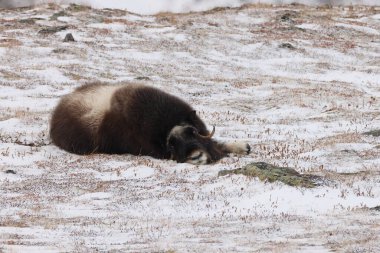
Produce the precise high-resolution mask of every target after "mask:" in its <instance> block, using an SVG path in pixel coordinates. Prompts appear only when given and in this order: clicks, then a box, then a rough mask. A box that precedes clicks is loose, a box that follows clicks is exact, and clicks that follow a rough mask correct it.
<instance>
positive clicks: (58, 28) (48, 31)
mask: <svg viewBox="0 0 380 253" xmlns="http://www.w3.org/2000/svg"><path fill="white" fill-rule="evenodd" d="M67 28H69V26H68V25H64V26H52V27H46V28H43V29H42V30H40V31H39V32H38V33H39V34H44V35H47V34H52V33H56V32H60V31H63V30H66V29H67Z"/></svg>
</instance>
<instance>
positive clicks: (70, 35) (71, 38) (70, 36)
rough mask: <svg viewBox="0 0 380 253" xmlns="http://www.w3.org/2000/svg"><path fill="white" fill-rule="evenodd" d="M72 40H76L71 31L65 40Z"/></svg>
mask: <svg viewBox="0 0 380 253" xmlns="http://www.w3.org/2000/svg"><path fill="white" fill-rule="evenodd" d="M70 41H75V39H74V36H73V35H72V34H71V33H68V34H66V36H65V39H64V40H63V42H70Z"/></svg>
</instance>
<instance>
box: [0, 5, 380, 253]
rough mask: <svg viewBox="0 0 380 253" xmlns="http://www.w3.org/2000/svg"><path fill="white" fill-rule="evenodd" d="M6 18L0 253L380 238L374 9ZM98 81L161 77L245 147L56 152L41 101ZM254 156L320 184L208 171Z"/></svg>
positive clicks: (379, 82)
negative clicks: (191, 152)
mask: <svg viewBox="0 0 380 253" xmlns="http://www.w3.org/2000/svg"><path fill="white" fill-rule="evenodd" d="M0 24H1V25H0V62H1V64H0V252H73V251H74V252H96V251H101V252H379V251H380V245H379V243H378V242H379V241H380V215H379V212H378V211H375V210H374V209H371V208H372V207H375V206H379V205H380V139H379V138H380V137H374V136H370V135H364V134H363V133H364V132H367V131H370V130H376V129H379V128H380V46H379V45H380V44H379V43H380V32H379V31H380V9H379V7H354V8H352V7H346V8H342V7H337V8H325V7H324V8H314V7H303V6H282V7H269V6H265V5H247V6H245V7H243V8H235V9H230V8H226V9H223V8H221V9H218V10H213V11H207V12H202V13H191V14H169V13H168V14H159V15H155V16H141V15H137V14H133V13H129V12H126V11H122V10H109V9H108V10H106V9H105V10H100V9H96V10H95V9H89V8H85V7H80V6H70V7H68V6H56V5H49V6H40V7H37V8H34V9H21V10H1V11H0ZM58 26H62V27H61V29H64V30H62V31H59V32H56V33H51V34H49V33H41V32H39V31H41V30H42V29H44V28H46V27H58ZM69 32H70V33H72V34H73V36H74V38H75V39H76V42H63V39H64V37H65V35H66V34H67V33H69ZM92 80H101V81H107V82H112V83H117V82H125V81H136V82H145V83H148V84H150V85H153V86H155V87H159V88H162V89H163V90H165V91H167V92H170V93H173V94H175V95H177V96H179V97H181V98H183V99H185V100H186V101H188V102H189V103H191V104H192V105H193V106H194V107H195V108H196V109H197V110H198V112H199V114H200V116H201V117H202V118H203V119H204V120H205V122H207V124H208V125H209V126H212V125H216V134H215V136H216V138H218V139H220V140H235V139H239V140H244V141H248V142H249V143H250V144H251V145H252V148H253V152H252V154H251V155H248V156H241V157H236V156H232V157H228V158H225V159H223V160H221V161H220V162H218V163H216V164H213V165H207V166H192V165H189V164H176V163H175V162H173V161H162V160H155V159H153V158H150V157H136V156H130V155H122V156H117V155H113V156H110V155H91V156H77V155H72V154H68V153H66V152H64V151H62V150H59V149H58V148H57V147H55V146H53V145H51V144H50V140H49V137H48V128H49V117H50V114H51V112H52V110H53V108H54V106H55V105H56V103H57V101H58V99H59V98H60V96H62V95H63V94H66V93H68V92H70V91H72V90H73V89H74V88H75V87H77V86H79V85H81V84H83V83H85V82H87V81H92ZM257 161H264V162H268V163H271V164H276V165H281V166H290V167H293V168H295V169H296V170H297V171H299V172H301V173H310V174H315V175H319V176H322V177H324V178H325V179H326V183H325V184H324V185H323V186H319V187H317V188H314V189H304V188H293V187H290V186H287V185H284V184H282V183H279V182H275V183H268V182H261V181H259V180H258V179H257V178H247V177H244V176H240V175H233V176H223V177H218V171H220V170H225V169H235V168H240V167H242V166H244V165H246V164H248V163H250V162H257Z"/></svg>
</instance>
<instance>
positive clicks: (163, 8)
mask: <svg viewBox="0 0 380 253" xmlns="http://www.w3.org/2000/svg"><path fill="white" fill-rule="evenodd" d="M46 3H56V4H70V3H74V4H83V5H88V6H91V7H92V8H117V9H126V10H128V11H130V12H134V13H139V14H157V13H159V12H179V13H183V12H190V11H205V10H210V9H212V8H216V7H239V6H242V5H244V4H250V3H251V4H252V3H255V4H276V5H284V4H292V3H299V4H305V5H311V6H317V5H319V6H320V5H332V6H350V5H368V6H379V0H138V1H136V0H107V1H104V0H0V8H10V7H25V6H32V5H39V4H46Z"/></svg>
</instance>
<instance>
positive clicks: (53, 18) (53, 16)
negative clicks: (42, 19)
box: [50, 11, 69, 20]
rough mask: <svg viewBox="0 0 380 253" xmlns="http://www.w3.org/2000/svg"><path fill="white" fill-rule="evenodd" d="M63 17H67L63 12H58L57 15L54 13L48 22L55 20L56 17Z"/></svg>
mask: <svg viewBox="0 0 380 253" xmlns="http://www.w3.org/2000/svg"><path fill="white" fill-rule="evenodd" d="M63 16H69V15H68V14H67V13H66V12H65V11H59V12H57V13H54V14H53V15H52V16H51V17H50V20H57V19H58V17H63Z"/></svg>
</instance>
